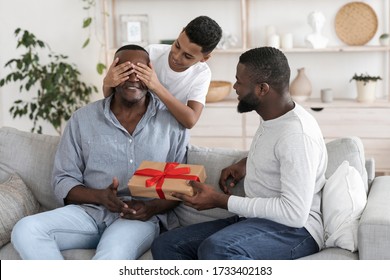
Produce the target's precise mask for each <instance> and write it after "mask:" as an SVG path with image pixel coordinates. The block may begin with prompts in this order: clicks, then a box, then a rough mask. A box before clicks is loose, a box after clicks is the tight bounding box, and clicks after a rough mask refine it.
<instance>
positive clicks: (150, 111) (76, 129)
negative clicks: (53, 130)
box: [52, 94, 188, 226]
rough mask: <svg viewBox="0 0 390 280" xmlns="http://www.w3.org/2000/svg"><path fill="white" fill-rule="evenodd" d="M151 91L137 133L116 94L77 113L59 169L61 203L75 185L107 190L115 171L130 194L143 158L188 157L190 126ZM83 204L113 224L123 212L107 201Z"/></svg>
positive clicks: (124, 193) (55, 181)
mask: <svg viewBox="0 0 390 280" xmlns="http://www.w3.org/2000/svg"><path fill="white" fill-rule="evenodd" d="M148 96H149V98H150V101H149V104H148V108H147V111H146V113H145V115H144V116H143V117H142V119H141V120H140V121H139V123H138V124H137V126H136V128H135V130H134V132H133V134H132V135H130V134H129V133H128V132H127V130H126V129H124V128H123V126H122V125H121V124H120V123H119V122H118V120H117V119H116V117H115V115H114V114H113V113H112V111H111V110H110V103H111V100H112V97H108V98H106V99H102V100H99V101H96V102H94V103H91V104H88V105H87V106H85V107H83V108H81V109H79V110H77V111H76V112H75V113H74V114H73V116H72V117H71V119H70V120H69V121H68V123H67V126H66V128H65V131H64V133H63V135H62V137H61V141H60V143H59V146H58V149H57V153H56V157H55V161H54V168H53V176H52V185H53V188H54V193H55V196H56V198H57V199H58V201H59V202H60V203H61V204H64V198H65V197H66V196H67V194H68V193H69V191H70V190H71V189H72V188H73V187H75V186H77V185H83V186H86V187H89V188H93V189H105V188H107V187H108V186H109V185H110V184H111V183H112V179H113V177H115V176H116V177H117V178H118V180H119V188H118V196H119V197H122V198H123V199H128V198H129V197H130V196H131V194H130V192H129V189H128V187H127V183H128V181H129V179H130V178H131V177H132V175H133V174H134V172H135V170H136V169H137V168H138V166H139V165H140V164H141V162H142V161H143V160H150V161H160V162H179V163H184V162H185V161H186V150H187V142H188V138H187V136H186V133H185V128H184V127H183V126H181V125H180V124H179V123H178V122H177V121H176V119H175V118H174V117H173V116H172V115H171V114H170V113H169V111H168V110H167V109H166V107H165V106H164V105H163V104H162V103H161V101H159V100H158V99H157V98H155V97H154V96H153V95H151V94H148ZM82 207H83V208H84V209H85V210H86V211H87V213H88V214H90V215H91V216H92V217H93V218H94V219H95V220H96V222H97V224H101V223H103V222H105V224H106V225H107V226H109V225H110V224H111V223H112V222H113V221H114V220H115V219H116V218H118V213H112V212H109V211H108V210H107V209H106V208H105V207H104V206H101V205H91V204H84V205H82Z"/></svg>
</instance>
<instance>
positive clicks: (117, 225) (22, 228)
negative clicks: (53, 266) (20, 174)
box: [11, 205, 160, 260]
mask: <svg viewBox="0 0 390 280" xmlns="http://www.w3.org/2000/svg"><path fill="white" fill-rule="evenodd" d="M159 231H160V227H159V222H158V219H157V218H156V217H154V218H152V219H150V220H149V221H146V222H142V221H135V220H126V219H121V218H119V219H117V220H116V221H115V222H113V223H112V224H111V225H110V226H109V227H106V226H105V224H103V225H98V224H96V222H95V220H94V219H92V218H91V216H89V215H88V214H87V213H86V212H85V211H84V209H82V208H81V207H79V206H77V205H68V206H65V207H61V208H57V209H55V210H52V211H47V212H43V213H39V214H36V215H32V216H28V217H25V218H23V219H21V220H20V221H19V222H18V223H17V224H16V225H15V227H14V229H13V231H12V235H11V242H12V244H13V246H14V247H15V249H16V251H18V253H19V254H20V256H21V258H22V259H39V260H60V259H63V256H62V254H61V251H62V250H69V249H95V248H96V254H95V256H94V259H115V260H119V259H120V260H128V259H137V258H138V257H140V256H141V255H142V254H143V253H144V252H145V251H147V250H148V249H149V248H150V246H151V244H152V242H153V240H154V239H155V238H156V237H157V236H158V234H159Z"/></svg>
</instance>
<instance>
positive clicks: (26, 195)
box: [0, 174, 39, 247]
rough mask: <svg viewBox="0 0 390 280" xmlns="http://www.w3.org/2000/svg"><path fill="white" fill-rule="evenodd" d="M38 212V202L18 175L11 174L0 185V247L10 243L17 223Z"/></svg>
mask: <svg viewBox="0 0 390 280" xmlns="http://www.w3.org/2000/svg"><path fill="white" fill-rule="evenodd" d="M38 210H39V203H38V201H37V200H36V199H35V197H34V196H33V194H32V192H31V191H30V189H29V188H27V186H26V185H25V184H24V182H23V181H22V179H21V178H20V177H19V176H18V175H16V174H13V175H11V176H10V178H9V179H8V180H7V181H5V182H4V183H0V247H1V246H3V245H5V244H7V243H8V242H9V241H10V239H11V231H12V228H13V227H14V225H15V224H16V222H17V221H19V220H20V219H21V218H23V217H25V216H28V215H31V214H35V213H37V212H38Z"/></svg>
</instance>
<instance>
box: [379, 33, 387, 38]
mask: <svg viewBox="0 0 390 280" xmlns="http://www.w3.org/2000/svg"><path fill="white" fill-rule="evenodd" d="M387 38H389V33H383V34H381V36H379V39H387Z"/></svg>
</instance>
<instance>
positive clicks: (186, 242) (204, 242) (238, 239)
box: [152, 216, 319, 260]
mask: <svg viewBox="0 0 390 280" xmlns="http://www.w3.org/2000/svg"><path fill="white" fill-rule="evenodd" d="M318 251H319V248H318V245H317V243H316V241H315V240H314V239H313V237H312V236H311V235H310V234H309V232H308V231H307V230H306V229H305V228H292V227H288V226H285V225H282V224H278V223H275V222H272V221H269V220H266V219H259V218H248V219H246V218H239V217H238V216H233V217H231V218H227V219H221V220H216V221H211V222H205V223H200V224H194V225H190V226H187V227H183V228H178V229H174V230H171V231H167V232H164V233H163V234H161V235H160V236H159V237H157V238H156V239H155V240H154V242H153V244H152V254H153V258H154V259H156V260H159V259H167V260H196V259H200V260H248V259H255V260H265V259H268V260H279V259H280V260H282V259H283V260H286V259H287V260H288V259H297V258H301V257H304V256H307V255H310V254H314V253H316V252H318Z"/></svg>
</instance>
